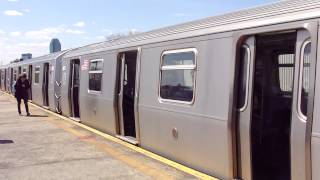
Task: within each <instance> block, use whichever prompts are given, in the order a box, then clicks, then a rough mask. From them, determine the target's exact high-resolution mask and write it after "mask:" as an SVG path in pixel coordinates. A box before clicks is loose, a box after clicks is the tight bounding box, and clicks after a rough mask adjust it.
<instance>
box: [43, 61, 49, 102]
mask: <svg viewBox="0 0 320 180" xmlns="http://www.w3.org/2000/svg"><path fill="white" fill-rule="evenodd" d="M48 88H49V63H44V66H43V80H42V97H43V106H45V107H47V108H49V93H48Z"/></svg>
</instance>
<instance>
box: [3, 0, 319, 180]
mask: <svg viewBox="0 0 320 180" xmlns="http://www.w3.org/2000/svg"><path fill="white" fill-rule="evenodd" d="M319 20H320V1H318V0H293V1H282V2H278V3H274V4H270V5H266V6H263V7H257V8H253V9H247V10H242V11H238V12H235V13H229V14H226V15H221V16H216V17H210V18H206V19H203V20H200V21H194V22H190V23H185V24H181V25H177V26H172V27H166V28H162V29H159V30H154V31H150V32H146V33H141V34H138V35H133V36H129V37H124V38H120V39H115V40H112V41H107V42H102V43H97V44H92V45H88V46H84V47H80V48H77V49H74V50H71V51H68V52H61V53H56V54H53V55H47V56H44V57H41V58H36V59H33V60H30V61H26V62H24V63H25V65H26V66H25V67H30V65H32V72H31V74H32V82H33V85H32V93H33V94H39V95H40V96H36V97H35V96H33V101H34V102H35V103H37V104H40V105H44V106H49V107H50V109H51V110H53V111H56V112H59V113H62V114H63V115H65V116H68V117H71V118H73V119H74V120H76V121H79V122H81V123H83V124H86V125H88V126H91V127H94V128H96V129H99V130H100V131H103V132H105V133H108V134H111V135H113V136H116V137H118V138H120V139H122V140H124V141H127V142H129V143H132V144H135V145H138V146H141V147H143V148H145V149H147V150H150V151H152V152H155V153H157V154H160V155H162V156H165V157H167V158H169V159H172V160H174V161H177V162H179V163H181V164H184V165H186V166H189V167H192V168H194V169H197V170H199V171H202V172H205V173H207V174H210V175H212V176H215V177H218V178H221V179H245V180H250V179H253V180H264V179H268V180H270V179H274V180H286V179H292V180H304V179H305V180H311V179H314V180H316V179H320V171H318V169H319V167H320V120H319V118H320V97H319V96H320V93H319V92H320V73H316V71H317V69H319V68H320V67H319V66H320V63H317V60H318V59H319V58H320V56H319V53H318V43H319V42H318V41H319V40H318V39H319V37H318V34H319ZM21 67H22V68H24V66H21ZM15 71H17V72H18V73H19V64H10V65H8V66H3V67H2V68H1V78H0V79H1V88H2V90H7V91H9V89H10V86H8V84H10V83H12V80H13V79H14V72H15ZM29 71H30V70H29ZM3 74H4V75H3ZM3 76H4V77H3ZM45 78H48V79H47V80H45ZM3 79H5V81H6V82H4V81H3ZM36 79H37V80H36ZM45 83H48V84H47V85H46V84H45ZM2 84H7V85H4V88H3V87H2V86H3V85H2ZM44 92H47V94H49V95H48V96H49V97H48V98H47V99H48V100H49V101H48V102H46V103H44V102H45V101H44V99H46V98H44V96H43V94H45V93H44ZM317 92H318V93H317ZM41 95H42V96H41ZM50 98H51V99H50ZM52 102H55V103H52Z"/></svg>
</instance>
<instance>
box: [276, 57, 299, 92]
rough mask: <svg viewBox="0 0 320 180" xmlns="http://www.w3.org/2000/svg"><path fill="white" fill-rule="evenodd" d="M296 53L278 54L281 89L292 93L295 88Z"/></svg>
mask: <svg viewBox="0 0 320 180" xmlns="http://www.w3.org/2000/svg"><path fill="white" fill-rule="evenodd" d="M294 57H295V56H294V54H280V55H278V63H279V83H280V90H281V91H282V92H284V93H290V92H292V89H293V73H294Z"/></svg>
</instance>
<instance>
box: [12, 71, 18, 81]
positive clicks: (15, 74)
mask: <svg viewBox="0 0 320 180" xmlns="http://www.w3.org/2000/svg"><path fill="white" fill-rule="evenodd" d="M13 79H14V80H15V81H17V79H18V75H17V70H13Z"/></svg>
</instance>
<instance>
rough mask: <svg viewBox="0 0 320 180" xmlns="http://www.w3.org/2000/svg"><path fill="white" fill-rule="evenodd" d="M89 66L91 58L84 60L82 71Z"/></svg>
mask: <svg viewBox="0 0 320 180" xmlns="http://www.w3.org/2000/svg"><path fill="white" fill-rule="evenodd" d="M88 68H89V60H84V61H83V64H82V66H81V71H86V70H88Z"/></svg>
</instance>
